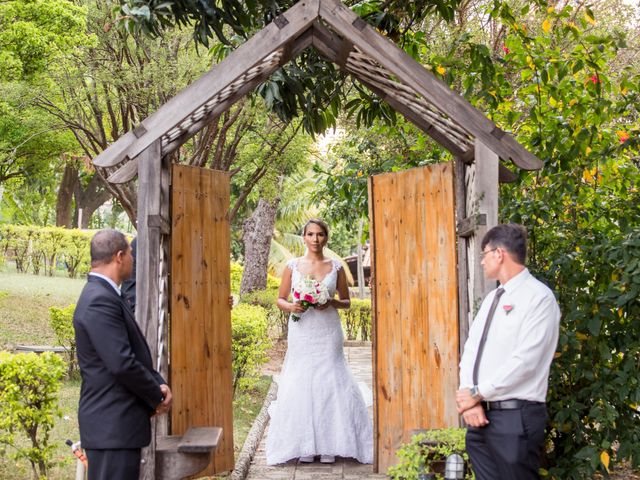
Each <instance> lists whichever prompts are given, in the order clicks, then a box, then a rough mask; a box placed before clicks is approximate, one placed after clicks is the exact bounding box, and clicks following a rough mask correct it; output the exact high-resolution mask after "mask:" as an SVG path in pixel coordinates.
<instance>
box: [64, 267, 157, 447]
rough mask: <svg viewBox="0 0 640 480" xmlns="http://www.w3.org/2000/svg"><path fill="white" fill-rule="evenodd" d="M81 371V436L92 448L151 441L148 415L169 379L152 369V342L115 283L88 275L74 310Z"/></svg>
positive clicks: (123, 445) (149, 415) (151, 412)
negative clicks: (142, 330) (113, 285)
mask: <svg viewBox="0 0 640 480" xmlns="http://www.w3.org/2000/svg"><path fill="white" fill-rule="evenodd" d="M73 326H74V328H75V334H76V349H77V350H76V351H77V354H78V363H79V365H80V373H81V375H82V387H81V389H80V407H79V410H78V421H79V423H80V440H81V441H82V446H83V447H84V448H89V449H118V448H140V447H144V446H146V445H148V444H149V441H150V439H151V427H150V422H149V419H150V417H151V415H152V414H153V412H154V411H155V409H156V407H157V406H158V405H159V404H160V402H161V401H162V392H161V390H160V385H161V384H163V383H166V382H165V381H164V379H163V378H162V377H161V376H160V374H159V373H158V372H156V371H154V370H153V363H152V360H151V354H150V352H149V347H148V345H147V342H146V340H145V338H144V336H143V335H142V332H141V331H140V329H139V328H138V325H137V323H136V321H135V318H134V315H133V312H132V311H131V309H130V308H129V307H128V306H127V305H126V304H125V302H124V301H123V299H122V298H121V297H120V296H119V295H118V293H117V292H116V291H115V290H114V288H113V287H112V286H111V285H109V283H108V282H107V281H105V280H104V279H102V278H99V277H96V276H92V275H89V278H88V281H87V284H86V285H85V287H84V289H83V290H82V293H81V294H80V298H79V300H78V304H77V305H76V310H75V313H74V315H73Z"/></svg>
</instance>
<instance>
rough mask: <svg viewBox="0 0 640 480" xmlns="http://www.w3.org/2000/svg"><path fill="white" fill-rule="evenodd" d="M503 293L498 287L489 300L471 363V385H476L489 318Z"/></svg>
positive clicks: (502, 289) (491, 316) (489, 323)
mask: <svg viewBox="0 0 640 480" xmlns="http://www.w3.org/2000/svg"><path fill="white" fill-rule="evenodd" d="M503 293H504V288H502V287H500V288H498V289H497V290H496V294H495V296H494V297H493V302H491V308H489V314H488V315H487V321H486V322H485V323H484V330H482V337H481V338H480V344H479V345H478V354H477V355H476V361H475V363H474V364H473V385H474V386H475V385H478V370H479V369H480V360H481V359H482V351H483V350H484V344H485V343H486V342H487V334H488V333H489V327H490V326H491V320H493V314H494V313H495V312H496V308H498V302H499V301H500V297H501V296H502V294H503Z"/></svg>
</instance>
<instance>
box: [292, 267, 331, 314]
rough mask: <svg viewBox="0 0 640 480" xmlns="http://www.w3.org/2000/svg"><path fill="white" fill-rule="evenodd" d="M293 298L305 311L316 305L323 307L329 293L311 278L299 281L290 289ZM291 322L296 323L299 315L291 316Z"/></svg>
mask: <svg viewBox="0 0 640 480" xmlns="http://www.w3.org/2000/svg"><path fill="white" fill-rule="evenodd" d="M292 290H293V298H294V300H295V301H296V303H299V304H300V305H302V307H304V308H305V310H306V309H308V308H313V307H315V306H317V305H323V304H324V303H326V302H327V301H328V300H329V292H328V290H327V286H326V285H325V284H324V283H322V282H318V281H317V280H315V279H313V278H311V277H304V278H302V279H300V281H298V282H297V283H296V284H295V285H294V286H293V288H292ZM291 316H292V319H293V321H294V322H295V321H298V320H299V319H300V315H298V314H295V313H293V314H291Z"/></svg>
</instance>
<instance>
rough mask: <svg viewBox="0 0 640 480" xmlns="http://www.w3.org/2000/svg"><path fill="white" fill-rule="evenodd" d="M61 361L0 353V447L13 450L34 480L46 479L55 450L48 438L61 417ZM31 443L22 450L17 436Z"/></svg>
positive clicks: (51, 355) (45, 356)
mask: <svg viewBox="0 0 640 480" xmlns="http://www.w3.org/2000/svg"><path fill="white" fill-rule="evenodd" d="M64 372H65V364H64V361H63V360H62V359H61V358H60V357H59V356H57V355H56V354H54V353H50V352H47V353H43V354H42V355H36V354H35V353H20V354H11V353H8V352H0V443H1V444H4V445H8V446H10V447H12V448H13V449H14V452H13V453H12V457H13V458H15V459H16V460H18V459H27V460H29V462H30V463H31V468H32V470H33V475H34V477H35V478H46V475H47V470H48V469H49V467H50V466H51V464H52V458H53V451H54V448H55V447H54V446H53V445H50V444H49V434H50V433H51V429H52V428H53V425H54V418H55V417H59V416H60V409H59V407H58V396H57V395H58V391H59V390H60V386H61V379H62V377H63V375H64ZM17 434H20V435H24V436H26V438H27V440H28V441H29V442H30V444H29V446H26V447H25V446H22V442H19V441H18V439H17V438H16V435H17Z"/></svg>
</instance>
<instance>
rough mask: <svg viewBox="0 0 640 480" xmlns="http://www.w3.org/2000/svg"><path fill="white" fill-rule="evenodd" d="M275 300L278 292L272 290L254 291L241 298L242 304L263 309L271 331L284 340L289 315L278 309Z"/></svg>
mask: <svg viewBox="0 0 640 480" xmlns="http://www.w3.org/2000/svg"><path fill="white" fill-rule="evenodd" d="M277 300H278V290H274V289H266V290H256V291H255V292H251V293H248V294H246V295H245V296H244V297H242V301H243V302H244V303H248V304H250V305H259V306H261V307H262V308H264V309H265V310H266V312H267V320H268V322H269V327H270V329H271V331H272V332H274V334H275V336H277V337H278V338H284V337H286V336H287V329H288V325H289V314H288V313H286V312H283V311H282V310H280V309H279V308H278V306H277V305H276V302H277Z"/></svg>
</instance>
